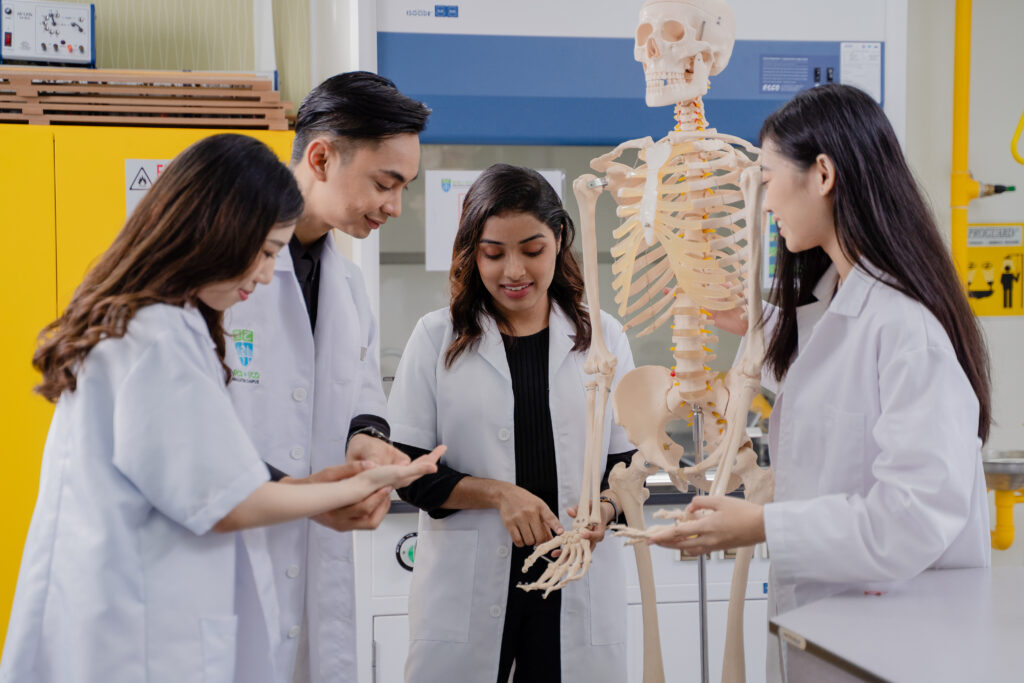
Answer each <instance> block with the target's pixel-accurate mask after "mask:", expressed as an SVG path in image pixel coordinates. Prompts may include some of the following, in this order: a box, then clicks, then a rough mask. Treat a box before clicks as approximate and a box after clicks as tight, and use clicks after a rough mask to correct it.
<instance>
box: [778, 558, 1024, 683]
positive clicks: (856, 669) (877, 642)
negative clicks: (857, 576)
mask: <svg viewBox="0 0 1024 683" xmlns="http://www.w3.org/2000/svg"><path fill="white" fill-rule="evenodd" d="M771 623H772V630H773V631H774V630H776V629H778V630H779V632H780V634H782V635H783V636H785V637H786V640H787V641H788V642H789V643H790V645H789V647H793V644H792V643H793V641H794V640H796V641H800V640H801V639H802V640H804V641H806V651H807V652H808V653H809V654H814V655H817V656H819V657H821V658H823V659H825V660H827V661H829V662H831V663H832V664H833V665H836V666H838V667H839V668H842V669H846V670H847V671H849V672H851V673H854V674H858V675H860V676H862V677H865V678H868V679H870V678H871V677H872V676H874V677H878V678H880V679H882V680H886V681H893V682H894V683H904V682H908V683H909V682H917V681H928V683H942V682H945V681H950V682H953V681H956V682H957V683H961V682H963V681H999V680H1006V681H1011V680H1024V567H993V568H992V569H955V570H932V571H927V572H924V573H923V574H921V575H920V576H918V577H916V578H914V579H911V580H910V581H908V582H906V583H905V584H902V585H900V586H899V587H897V588H893V589H891V590H889V591H888V592H886V593H884V594H883V595H866V594H864V592H863V591H859V592H848V593H843V594H841V595H837V596H834V597H831V598H826V599H824V600H821V601H819V602H816V603H813V604H810V605H806V606H804V607H801V608H799V609H795V610H793V611H792V612H788V613H786V614H783V615H781V616H778V617H775V618H773V619H772V620H771ZM784 631H788V632H789V633H788V634H787V633H785V632H784ZM865 673H866V674H868V676H864V674H865Z"/></svg>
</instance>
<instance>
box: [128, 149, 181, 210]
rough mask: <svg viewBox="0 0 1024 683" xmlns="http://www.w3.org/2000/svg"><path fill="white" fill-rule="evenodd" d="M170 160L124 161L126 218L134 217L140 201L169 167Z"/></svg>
mask: <svg viewBox="0 0 1024 683" xmlns="http://www.w3.org/2000/svg"><path fill="white" fill-rule="evenodd" d="M169 161H170V159H125V160H124V188H125V192H124V208H125V212H124V215H125V216H130V215H132V211H134V210H135V207H136V206H138V204H139V201H141V200H142V198H143V197H145V196H146V192H147V191H148V190H149V188H150V187H152V186H153V183H155V182H156V179H157V178H158V177H159V176H160V173H161V172H163V170H164V168H166V167H167V164H168V162H169Z"/></svg>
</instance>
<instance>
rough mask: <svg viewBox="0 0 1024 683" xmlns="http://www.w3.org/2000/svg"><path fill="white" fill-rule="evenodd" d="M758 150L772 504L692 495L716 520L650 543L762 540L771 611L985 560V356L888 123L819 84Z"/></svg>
mask: <svg viewBox="0 0 1024 683" xmlns="http://www.w3.org/2000/svg"><path fill="white" fill-rule="evenodd" d="M761 144H762V158H761V159H762V162H761V163H762V173H763V181H764V186H765V209H766V210H768V211H771V212H772V214H773V215H774V217H775V220H776V222H777V224H778V226H779V235H780V249H779V258H778V264H777V272H776V277H775V285H774V289H773V292H772V300H773V302H774V304H775V305H774V306H770V307H768V311H767V312H766V332H767V334H766V336H767V339H768V350H767V357H766V363H765V369H766V373H765V374H766V382H765V383H766V384H770V383H773V382H777V383H778V386H777V387H776V388H777V390H778V394H777V399H776V405H775V410H774V412H773V414H772V418H771V427H770V435H769V444H770V453H771V457H772V463H773V467H774V468H775V502H773V503H769V504H767V505H765V506H763V507H762V506H759V505H754V504H751V503H747V502H745V501H742V500H739V499H732V498H729V499H723V498H698V499H695V502H694V503H693V504H691V506H690V508H689V509H690V510H691V511H694V512H696V511H698V510H708V511H710V513H702V514H700V515H698V518H697V519H696V520H695V521H692V522H687V523H684V524H680V525H678V527H676V528H674V529H672V530H669V531H666V532H664V533H662V534H660V535H659V536H657V537H656V538H654V539H653V542H655V543H657V544H659V545H664V546H668V547H673V548H682V549H685V550H687V551H688V552H694V553H697V552H707V551H710V550H714V549H720V548H733V547H740V546H745V545H751V544H753V543H758V542H761V541H765V540H767V543H768V549H769V552H770V554H771V592H770V600H771V601H772V602H773V603H774V609H773V608H772V607H771V606H770V607H769V611H770V613H771V614H772V615H774V614H776V613H781V612H785V611H787V610H790V609H793V608H795V607H798V606H800V605H804V604H807V603H809V602H812V601H814V600H817V599H820V598H822V597H825V596H827V595H831V594H834V593H837V592H840V591H843V590H846V589H849V588H854V587H860V586H865V585H867V584H872V585H873V586H874V587H875V589H878V588H879V584H880V585H881V589H882V590H884V586H885V585H886V584H887V583H889V582H895V581H900V580H905V579H909V578H911V577H913V576H915V575H917V574H919V573H921V572H922V571H924V570H926V569H930V568H962V567H984V566H988V564H989V562H990V550H989V522H988V504H987V499H986V495H985V479H984V473H983V470H982V465H981V453H980V449H981V445H982V442H983V441H984V440H985V439H987V438H988V432H989V424H990V422H991V404H990V389H989V372H988V356H987V353H986V349H985V343H984V341H983V338H982V334H981V331H980V329H979V325H978V322H977V320H976V319H975V318H974V316H973V315H972V314H971V311H970V308H969V307H968V305H967V299H966V297H965V296H964V293H963V291H962V289H961V286H960V283H959V279H958V278H957V274H956V271H955V269H954V266H953V263H952V262H951V260H950V257H949V254H948V252H947V250H946V248H945V246H944V245H943V242H942V239H941V238H940V236H939V233H938V231H937V229H936V226H935V221H934V219H933V217H932V215H931V212H930V211H929V209H928V207H927V205H926V203H925V201H924V199H923V197H922V196H921V192H920V190H919V189H918V187H917V184H916V183H915V181H914V178H913V176H912V174H911V172H910V169H909V168H908V166H907V163H906V160H905V159H904V157H903V153H902V151H901V150H900V146H899V143H898V142H897V140H896V136H895V134H894V133H893V130H892V127H891V125H890V124H889V121H888V119H887V118H886V117H885V114H884V112H883V111H882V109H881V107H879V106H878V105H877V104H876V103H875V102H874V100H872V99H871V98H870V97H869V96H868V95H866V94H865V93H863V92H861V91H860V90H857V89H856V88H853V87H850V86H842V85H827V86H820V87H817V88H813V89H810V90H807V91H805V92H802V93H800V94H799V95H797V96H796V97H794V98H793V99H792V100H791V101H790V102H789V103H787V104H786V105H785V106H783V107H782V108H781V109H780V110H778V111H777V112H775V113H774V114H772V115H771V116H769V117H768V119H767V120H766V121H765V123H764V126H763V127H762V129H761ZM728 320H729V318H728V316H724V317H723V319H722V324H721V326H722V327H725V328H726V329H732V330H733V331H742V329H737V327H736V325H735V323H736V321H737V319H736V318H732V324H730V323H729V322H727V321H728ZM773 650H775V648H772V647H769V653H770V654H771V653H772V652H773ZM790 673H793V672H790Z"/></svg>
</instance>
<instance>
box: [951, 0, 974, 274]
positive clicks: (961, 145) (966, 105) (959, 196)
mask: <svg viewBox="0 0 1024 683" xmlns="http://www.w3.org/2000/svg"><path fill="white" fill-rule="evenodd" d="M970 113H971V0H956V33H955V34H954V40H953V173H952V175H951V176H950V185H949V205H950V208H951V209H952V211H953V224H952V229H951V234H950V238H951V239H950V244H951V245H952V249H953V263H955V264H956V267H957V270H958V271H959V272H960V279H961V281H962V282H964V283H966V277H967V204H968V203H969V202H970V201H971V200H972V199H977V198H978V194H979V192H980V189H981V186H980V185H979V183H978V181H976V180H975V179H974V178H972V177H971V174H970V172H969V171H968V170H967V142H968V140H967V133H968V131H967V124H968V121H969V119H970Z"/></svg>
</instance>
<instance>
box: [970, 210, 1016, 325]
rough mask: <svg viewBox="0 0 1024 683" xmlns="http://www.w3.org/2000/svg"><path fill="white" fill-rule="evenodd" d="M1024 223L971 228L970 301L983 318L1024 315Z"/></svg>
mask: <svg viewBox="0 0 1024 683" xmlns="http://www.w3.org/2000/svg"><path fill="white" fill-rule="evenodd" d="M1022 272H1024V223H978V224H974V225H968V226H967V299H968V301H969V302H970V304H971V310H973V311H974V314H975V315H979V316H996V315H1024V281H1022V280H1021V274H1022Z"/></svg>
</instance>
